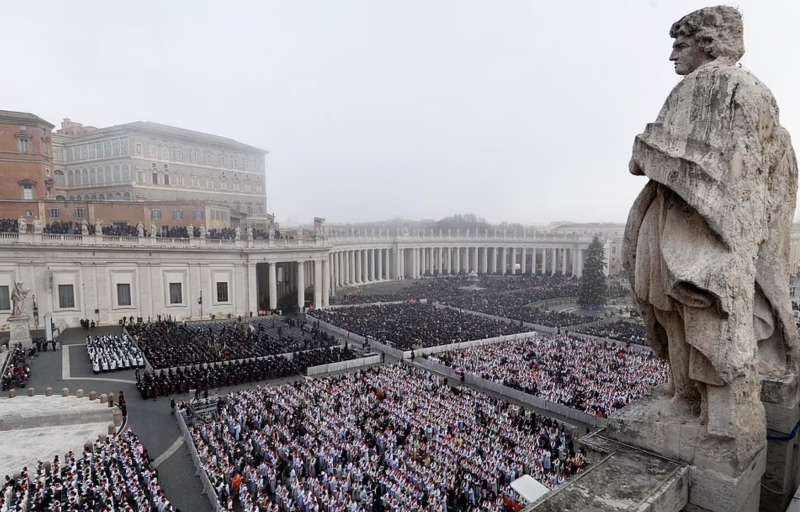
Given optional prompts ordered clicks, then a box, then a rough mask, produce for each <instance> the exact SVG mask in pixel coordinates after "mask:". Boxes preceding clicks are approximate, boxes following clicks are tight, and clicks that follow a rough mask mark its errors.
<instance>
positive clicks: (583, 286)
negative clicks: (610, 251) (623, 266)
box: [577, 237, 608, 309]
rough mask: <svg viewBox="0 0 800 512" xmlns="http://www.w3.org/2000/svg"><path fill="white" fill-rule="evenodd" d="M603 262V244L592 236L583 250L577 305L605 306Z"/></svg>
mask: <svg viewBox="0 0 800 512" xmlns="http://www.w3.org/2000/svg"><path fill="white" fill-rule="evenodd" d="M605 263H606V261H605V255H604V254H603V244H601V243H600V239H598V238H597V237H594V239H593V240H592V243H590V244H589V247H588V248H587V249H586V251H584V260H583V276H582V277H581V282H580V285H579V286H578V301H577V302H578V305H579V306H582V307H585V308H592V309H594V308H599V307H602V306H605V304H606V299H607V298H608V280H607V278H606V275H605V273H604V272H603V268H604V267H605Z"/></svg>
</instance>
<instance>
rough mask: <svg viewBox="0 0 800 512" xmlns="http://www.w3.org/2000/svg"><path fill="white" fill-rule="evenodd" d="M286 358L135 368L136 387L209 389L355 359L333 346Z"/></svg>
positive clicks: (150, 393)
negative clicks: (139, 370)
mask: <svg viewBox="0 0 800 512" xmlns="http://www.w3.org/2000/svg"><path fill="white" fill-rule="evenodd" d="M292 356H293V357H292V358H291V359H289V358H287V357H285V356H283V355H276V356H267V357H265V358H260V359H247V360H244V361H228V362H223V363H213V364H207V365H206V364H203V365H199V366H193V367H188V368H177V369H174V370H173V369H172V368H170V369H169V370H158V371H156V372H154V373H150V372H144V373H140V372H138V371H137V372H136V388H137V389H138V390H139V393H140V394H141V395H142V398H144V399H148V398H157V397H159V396H167V395H173V394H180V393H188V392H189V391H190V390H195V392H199V391H208V390H209V389H212V388H217V387H221V386H237V385H239V384H246V383H248V382H257V381H262V380H271V379H281V378H285V377H291V376H294V375H299V374H302V373H303V372H305V370H306V368H309V367H311V366H319V365H323V364H328V363H336V362H339V361H347V360H349V359H354V358H355V354H354V353H353V352H352V351H351V350H349V349H348V348H341V347H332V348H320V349H316V350H309V351H307V352H297V353H295V354H292Z"/></svg>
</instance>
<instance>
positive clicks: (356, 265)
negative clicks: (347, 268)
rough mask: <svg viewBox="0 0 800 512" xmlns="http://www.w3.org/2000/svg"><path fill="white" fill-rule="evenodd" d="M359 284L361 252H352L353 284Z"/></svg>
mask: <svg viewBox="0 0 800 512" xmlns="http://www.w3.org/2000/svg"><path fill="white" fill-rule="evenodd" d="M360 282H361V251H353V283H355V284H358V283H360Z"/></svg>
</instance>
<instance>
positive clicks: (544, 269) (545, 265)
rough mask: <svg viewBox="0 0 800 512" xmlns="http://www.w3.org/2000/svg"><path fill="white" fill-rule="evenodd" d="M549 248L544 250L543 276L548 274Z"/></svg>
mask: <svg viewBox="0 0 800 512" xmlns="http://www.w3.org/2000/svg"><path fill="white" fill-rule="evenodd" d="M548 250H549V249H547V247H545V248H543V249H542V275H545V274H547V251H548Z"/></svg>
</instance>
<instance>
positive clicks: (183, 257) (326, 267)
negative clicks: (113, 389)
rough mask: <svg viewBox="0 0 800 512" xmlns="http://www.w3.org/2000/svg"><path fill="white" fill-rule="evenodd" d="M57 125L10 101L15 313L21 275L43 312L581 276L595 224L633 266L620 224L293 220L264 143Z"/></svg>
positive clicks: (4, 295) (154, 129)
mask: <svg viewBox="0 0 800 512" xmlns="http://www.w3.org/2000/svg"><path fill="white" fill-rule="evenodd" d="M53 128H54V126H53V125H52V124H51V123H49V122H47V121H45V120H43V119H41V118H39V117H38V116H35V115H33V114H28V113H22V112H11V111H0V219H2V221H0V223H1V224H0V248H1V249H0V329H2V328H4V327H5V325H4V324H5V323H6V319H7V318H8V316H9V314H10V313H11V304H10V302H11V301H10V290H11V289H12V287H13V284H14V282H15V281H20V282H22V283H23V286H24V287H25V288H30V289H31V295H32V297H33V306H28V307H29V308H31V307H32V308H33V310H32V311H28V313H29V314H31V316H32V318H33V319H34V322H35V323H36V325H32V326H31V327H32V328H36V327H39V326H41V325H43V324H44V322H45V319H46V318H52V319H53V320H54V323H55V324H56V325H59V326H62V327H64V326H75V325H78V324H79V322H80V319H83V318H86V319H89V320H94V321H95V322H98V323H100V324H108V323H116V322H118V321H119V319H120V318H122V317H131V316H133V317H142V318H144V319H147V318H148V317H152V318H154V317H156V316H157V315H171V316H172V317H173V318H176V319H179V320H180V319H199V318H208V317H210V315H214V316H215V317H216V318H224V317H227V316H229V315H230V316H233V317H235V316H239V315H241V316H249V315H256V314H258V312H259V311H264V310H267V309H279V308H283V309H287V308H292V307H295V306H298V307H304V306H313V307H316V308H320V307H327V306H328V304H329V298H330V297H331V295H333V294H335V293H336V291H337V289H339V288H340V287H342V286H350V285H357V284H361V283H369V282H374V281H382V280H393V279H404V278H416V277H420V276H423V275H438V274H454V273H470V272H475V273H479V274H482V273H496V274H507V273H523V274H525V273H556V272H563V273H566V274H569V275H577V276H580V275H581V272H582V264H583V259H582V252H583V251H584V249H586V248H587V247H588V245H589V243H590V242H591V240H592V238H593V237H594V236H595V235H598V236H600V238H601V240H603V242H604V243H605V247H606V259H607V262H608V270H609V271H610V272H611V273H615V272H617V271H619V267H620V254H619V247H620V246H621V236H622V232H621V231H622V227H621V226H620V225H601V224H598V225H567V226H560V227H555V228H552V227H551V228H548V229H544V228H539V229H534V228H515V229H510V228H503V227H489V228H487V227H480V228H477V229H471V230H470V229H463V228H462V229H435V228H429V227H420V226H419V225H415V226H411V227H407V226H402V225H380V226H377V225H375V226H369V227H366V226H363V225H362V226H332V225H326V224H324V220H323V219H319V218H317V219H315V222H314V224H313V227H312V226H309V227H306V228H297V229H292V230H285V229H281V228H280V226H278V224H276V223H275V222H274V217H273V216H272V215H270V214H268V213H267V212H268V210H267V187H266V181H265V167H266V165H265V155H266V151H264V150H262V149H259V148H255V147H252V146H249V145H246V144H242V143H240V142H237V141H234V140H231V139H228V138H224V137H219V136H216V135H209V134H205V133H199V132H195V131H191V130H185V129H180V128H174V127H170V126H165V125H160V124H156V123H150V122H133V123H127V124H122V125H117V126H112V127H108V128H93V127H88V126H83V125H80V124H78V123H74V122H72V121H70V120H69V119H66V120H64V122H63V123H62V127H61V129H59V130H57V131H55V132H53Z"/></svg>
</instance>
